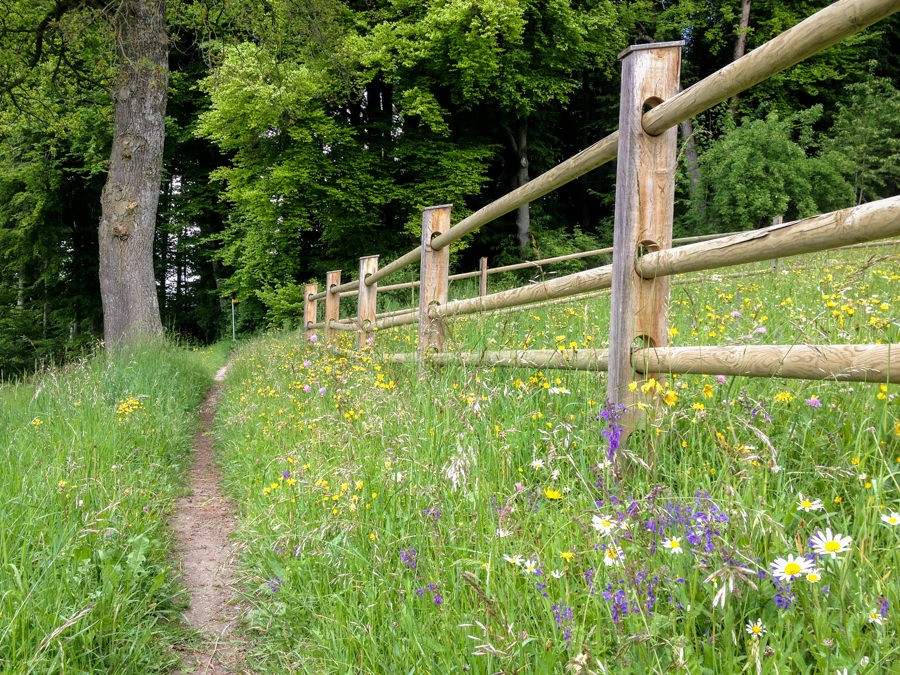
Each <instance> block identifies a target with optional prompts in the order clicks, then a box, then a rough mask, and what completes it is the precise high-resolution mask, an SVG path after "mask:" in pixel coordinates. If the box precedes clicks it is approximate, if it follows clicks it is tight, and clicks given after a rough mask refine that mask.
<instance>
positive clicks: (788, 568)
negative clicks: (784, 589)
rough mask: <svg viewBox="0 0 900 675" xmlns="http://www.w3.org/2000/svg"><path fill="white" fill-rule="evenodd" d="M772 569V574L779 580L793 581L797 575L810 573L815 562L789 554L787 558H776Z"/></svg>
mask: <svg viewBox="0 0 900 675" xmlns="http://www.w3.org/2000/svg"><path fill="white" fill-rule="evenodd" d="M771 569H772V576H773V577H775V578H776V579H778V580H779V581H793V580H794V579H796V578H797V577H800V576H803V575H805V574H809V573H810V572H811V571H812V569H813V564H812V563H811V562H810V561H809V560H807V559H806V558H804V557H802V556H795V555H788V557H787V558H775V561H774V562H773V563H772V565H771Z"/></svg>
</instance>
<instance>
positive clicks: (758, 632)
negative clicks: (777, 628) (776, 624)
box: [747, 619, 766, 638]
mask: <svg viewBox="0 0 900 675" xmlns="http://www.w3.org/2000/svg"><path fill="white" fill-rule="evenodd" d="M747 634H748V635H750V636H751V637H754V638H759V637H761V636H763V635H765V634H766V627H765V626H764V625H763V622H762V619H757V620H756V621H748V622H747Z"/></svg>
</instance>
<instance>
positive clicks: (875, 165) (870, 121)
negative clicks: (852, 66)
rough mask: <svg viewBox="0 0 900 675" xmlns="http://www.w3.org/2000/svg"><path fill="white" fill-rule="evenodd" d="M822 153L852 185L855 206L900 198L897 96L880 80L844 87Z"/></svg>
mask: <svg viewBox="0 0 900 675" xmlns="http://www.w3.org/2000/svg"><path fill="white" fill-rule="evenodd" d="M823 151H824V152H826V153H828V154H829V156H830V157H831V158H832V161H834V162H835V164H836V165H837V166H838V167H839V169H840V171H841V173H842V174H843V175H844V177H845V178H846V179H847V180H848V181H849V182H850V184H851V185H853V189H854V191H855V193H856V203H857V204H861V203H863V202H867V201H872V200H874V199H882V198H884V197H892V196H894V195H896V194H898V193H900V91H898V90H897V88H896V87H895V86H894V84H893V83H892V82H891V81H890V80H888V79H885V78H872V79H870V80H867V81H865V82H860V83H857V84H852V85H849V86H848V87H847V91H846V102H844V103H842V104H840V105H838V108H837V114H836V115H835V121H834V126H833V127H832V129H831V131H830V133H829V137H828V140H826V141H825V142H824V143H823Z"/></svg>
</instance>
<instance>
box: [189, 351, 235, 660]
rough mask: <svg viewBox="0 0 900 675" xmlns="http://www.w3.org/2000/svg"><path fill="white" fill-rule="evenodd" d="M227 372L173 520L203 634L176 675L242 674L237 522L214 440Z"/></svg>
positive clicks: (192, 614)
mask: <svg viewBox="0 0 900 675" xmlns="http://www.w3.org/2000/svg"><path fill="white" fill-rule="evenodd" d="M226 369H227V366H226V367H223V368H222V369H220V370H219V372H218V373H216V384H215V385H214V386H213V387H212V388H211V389H210V390H209V393H208V394H207V396H206V400H205V401H204V402H203V407H202V408H201V410H200V422H201V424H200V429H199V430H198V431H197V435H196V436H195V438H194V463H193V465H192V466H191V469H190V485H189V490H190V492H189V494H188V495H187V496H184V497H182V498H181V499H179V500H178V502H177V503H176V510H175V516H174V518H173V519H172V528H173V529H174V531H175V538H176V541H177V546H176V553H177V554H178V556H179V558H180V559H181V564H182V569H183V583H184V585H185V586H186V587H187V589H188V591H189V592H190V596H191V599H190V603H191V604H190V607H189V608H188V610H187V611H186V612H185V613H184V618H185V621H186V623H187V624H188V626H190V627H191V628H196V629H197V630H199V631H200V632H201V635H202V641H201V642H200V644H198V645H196V647H194V648H192V649H186V650H185V651H184V652H183V653H182V655H181V656H182V660H181V664H182V665H181V668H180V669H179V670H177V671H176V675H178V674H180V673H194V674H204V675H219V674H224V673H236V672H242V671H243V668H242V667H241V661H242V658H241V650H240V645H239V644H238V643H237V641H236V638H235V636H234V634H233V628H234V625H235V622H236V619H237V615H238V608H237V606H236V604H235V602H234V600H235V593H234V590H233V587H232V584H233V579H232V558H233V556H234V554H235V551H236V548H235V544H233V543H232V542H231V541H229V534H230V533H232V532H234V529H235V519H234V514H233V512H232V507H231V503H230V502H229V501H228V500H227V499H226V497H225V496H224V495H223V494H222V491H221V489H220V488H219V480H220V471H219V467H218V465H217V464H216V463H215V462H214V461H213V451H212V445H213V442H212V435H211V427H212V420H213V415H214V413H215V408H216V405H217V404H218V402H219V398H220V396H221V393H222V384H221V382H222V381H223V380H224V379H225V372H226Z"/></svg>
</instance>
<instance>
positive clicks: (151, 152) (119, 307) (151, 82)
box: [99, 0, 169, 349]
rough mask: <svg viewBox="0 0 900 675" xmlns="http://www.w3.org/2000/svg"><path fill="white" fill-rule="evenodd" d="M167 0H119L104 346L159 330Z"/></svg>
mask: <svg viewBox="0 0 900 675" xmlns="http://www.w3.org/2000/svg"><path fill="white" fill-rule="evenodd" d="M165 20H166V7H165V0H121V2H120V3H119V4H118V7H117V11H116V16H115V21H114V24H115V28H116V34H117V37H118V41H119V61H120V63H119V78H118V80H117V84H116V87H115V89H114V91H113V104H114V114H115V130H114V135H113V145H112V154H111V155H110V159H109V175H108V177H107V179H106V184H105V185H104V187H103V193H102V195H101V206H102V215H101V217H100V230H99V235H100V236H99V239H100V293H101V296H102V299H103V332H104V337H105V341H106V347H107V349H110V348H112V347H114V346H116V345H120V344H131V343H134V342H137V341H140V340H143V339H147V338H158V337H161V336H162V322H161V320H160V315H159V302H158V300H157V293H156V280H155V278H154V274H153V234H154V229H155V227H156V209H157V205H158V202H159V189H160V177H161V173H162V159H163V142H164V139H165V114H166V96H167V89H168V71H169V67H168V45H167V38H166V25H165Z"/></svg>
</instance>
